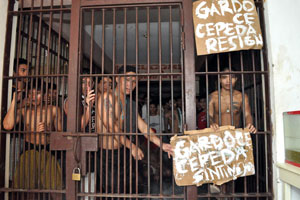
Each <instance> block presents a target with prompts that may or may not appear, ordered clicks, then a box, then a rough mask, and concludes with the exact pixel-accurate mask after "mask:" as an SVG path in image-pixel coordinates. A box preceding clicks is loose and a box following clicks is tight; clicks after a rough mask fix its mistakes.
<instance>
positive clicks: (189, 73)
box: [181, 0, 197, 200]
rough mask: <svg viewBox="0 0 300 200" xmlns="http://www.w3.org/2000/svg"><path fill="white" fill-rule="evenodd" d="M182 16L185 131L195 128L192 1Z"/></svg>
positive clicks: (193, 195)
mask: <svg viewBox="0 0 300 200" xmlns="http://www.w3.org/2000/svg"><path fill="white" fill-rule="evenodd" d="M182 9H183V10H182V12H181V13H182V16H183V24H182V26H183V31H184V34H185V38H184V44H185V45H184V46H185V51H184V52H183V54H182V56H183V57H184V61H183V63H184V66H185V67H184V74H185V75H184V77H185V79H184V83H185V88H184V90H185V102H186V104H185V110H186V113H189V115H187V116H186V123H187V127H188V128H187V130H193V129H195V128H196V120H195V116H196V105H195V92H194V91H195V89H196V88H195V84H194V83H195V56H194V55H195V52H194V51H195V50H194V37H193V34H194V33H193V22H192V20H191V19H192V18H193V17H192V12H191V10H192V0H185V1H183V2H182ZM186 198H187V199H188V200H192V199H197V188H196V187H195V186H189V187H187V197H186Z"/></svg>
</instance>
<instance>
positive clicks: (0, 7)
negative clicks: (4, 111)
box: [0, 0, 8, 120]
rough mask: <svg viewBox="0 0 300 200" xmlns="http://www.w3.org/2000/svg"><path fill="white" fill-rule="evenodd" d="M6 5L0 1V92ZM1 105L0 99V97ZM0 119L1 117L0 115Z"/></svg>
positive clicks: (6, 3)
mask: <svg viewBox="0 0 300 200" xmlns="http://www.w3.org/2000/svg"><path fill="white" fill-rule="evenodd" d="M7 6H8V1H7V0H2V1H0V27H1V31H0V66H1V67H0V94H1V93H2V77H3V68H2V66H3V60H4V43H5V33H6V19H7ZM0 106H1V99H0ZM0 116H1V115H0ZM0 120H1V117H0Z"/></svg>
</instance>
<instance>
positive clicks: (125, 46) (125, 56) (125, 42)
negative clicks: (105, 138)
mask: <svg viewBox="0 0 300 200" xmlns="http://www.w3.org/2000/svg"><path fill="white" fill-rule="evenodd" d="M123 11H124V16H123V17H124V33H123V37H124V38H123V54H124V55H123V61H124V74H126V72H127V69H126V66H127V8H123ZM129 78H130V77H129ZM126 82H127V79H125V84H124V91H126V84H127V83H126ZM124 100H125V101H124V104H123V105H124V111H123V113H124V124H123V127H124V130H123V131H124V133H126V132H127V120H128V119H127V112H130V110H129V111H128V110H127V106H126V92H125V93H124ZM130 103H132V102H129V104H130ZM125 137H126V136H125ZM130 153H131V149H130ZM123 154H124V155H123V156H124V168H123V173H124V178H123V180H124V183H123V187H124V188H123V192H124V193H126V185H127V184H126V179H127V177H126V170H127V169H126V167H127V165H126V163H127V158H126V148H125V147H124V148H123ZM130 155H131V154H130Z"/></svg>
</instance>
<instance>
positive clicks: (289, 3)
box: [264, 0, 300, 199]
mask: <svg viewBox="0 0 300 200" xmlns="http://www.w3.org/2000/svg"><path fill="white" fill-rule="evenodd" d="M264 6H265V18H266V26H267V27H266V31H267V42H268V53H269V66H270V87H271V88H270V91H271V104H272V123H273V134H274V137H273V141H274V142H273V158H274V162H275V164H276V162H281V163H282V162H284V132H283V117H282V114H283V112H285V111H292V110H300V92H299V89H300V26H299V23H300V22H299V19H300V13H299V8H300V1H293V0H286V1H281V0H272V1H265V4H264ZM274 175H275V178H274V192H275V199H283V191H282V183H281V181H280V180H279V178H278V169H277V168H276V165H274Z"/></svg>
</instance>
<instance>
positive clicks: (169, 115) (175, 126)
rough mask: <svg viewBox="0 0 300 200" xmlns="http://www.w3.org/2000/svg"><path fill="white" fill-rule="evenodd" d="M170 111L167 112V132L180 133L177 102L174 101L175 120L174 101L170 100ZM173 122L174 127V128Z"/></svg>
mask: <svg viewBox="0 0 300 200" xmlns="http://www.w3.org/2000/svg"><path fill="white" fill-rule="evenodd" d="M168 104H169V108H170V109H169V110H167V111H166V112H165V122H164V123H165V130H166V132H167V133H179V132H180V114H179V110H178V108H177V101H175V100H173V118H172V100H169V103H168ZM172 120H173V127H172Z"/></svg>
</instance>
